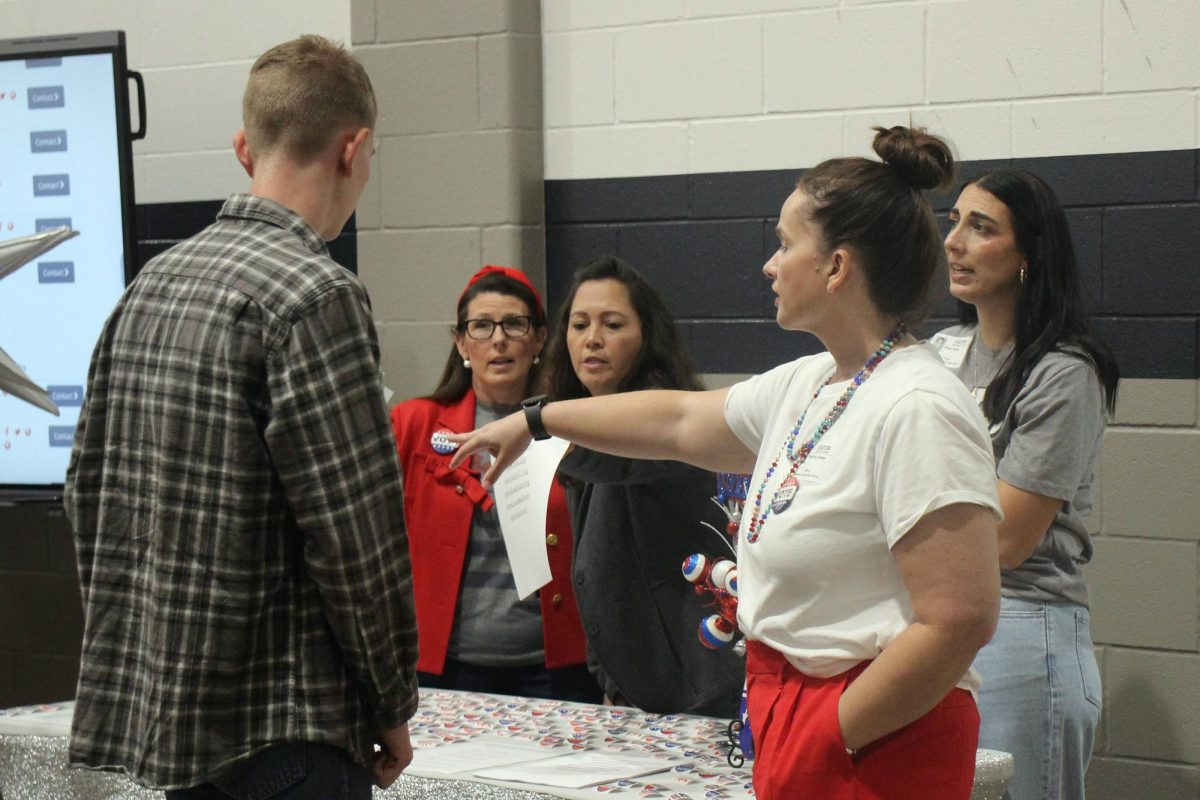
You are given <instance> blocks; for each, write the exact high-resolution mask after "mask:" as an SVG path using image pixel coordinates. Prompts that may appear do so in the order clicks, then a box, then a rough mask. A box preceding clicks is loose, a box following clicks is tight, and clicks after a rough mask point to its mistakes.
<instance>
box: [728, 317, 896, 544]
mask: <svg viewBox="0 0 1200 800" xmlns="http://www.w3.org/2000/svg"><path fill="white" fill-rule="evenodd" d="M904 334H905V329H904V323H903V322H901V323H900V324H898V325H897V326H896V327H895V329H894V330H892V332H891V333H889V334H888V335H887V337H886V338H885V339H884V340H883V342H882V343H881V344H880V345H879V349H878V350H876V351H875V352H874V353H872V354H871V357H870V358H868V359H867V363H866V364H864V365H863V368H862V369H860V370H859V371H858V374H857V375H855V376H854V378H853V379H852V380H851V381H850V385H849V386H847V387H846V391H845V392H843V393H842V396H841V397H839V398H838V400H837V402H836V403H834V405H833V408H831V409H830V410H829V413H828V414H826V415H825V419H823V420H821V424H819V425H818V426H817V429H816V430H815V431H814V432H813V435H812V436H811V437H809V439H808V441H807V442H805V443H804V444H803V446H801V448H800V450H799V452H796V451H795V446H796V440H797V439H798V438H799V437H800V429H801V428H803V427H804V418H805V417H806V416H808V410H809V409H810V408H812V404H813V402H815V401H816V399H817V397H818V396H819V395H820V394H821V390H822V389H824V388H825V387H826V386H828V385H829V384H830V383H831V382H832V381H833V375H836V374H837V370H836V369H835V370H834V373H833V375H830V376H829V377H828V378H826V379H825V382H824V383H822V384H821V385H820V386H819V387H818V388H817V391H815V392H813V396H812V399H811V400H809V401H808V405H807V406H805V408H804V411H803V413H801V414H800V418H799V419H797V420H796V424H795V425H794V426H792V431H791V433H789V434H788V438H787V440H786V441H785V442H784V443H783V447H782V448H781V449H780V451H779V455H777V456H775V460H774V461H772V462H771V466H770V467H768V468H767V472H766V474H765V475H763V479H762V484H761V485H760V486H759V487H758V492H757V493H756V494H755V495H754V512H753V513H752V514H751V516H750V524H749V526H747V528H746V541H747V542H750V543H753V542H757V541H758V537H759V536H761V535H762V529H763V526H764V525H765V524H766V523H767V517H768V516H770V515H771V514H772V513H774V514H779V513H781V512H782V511H783V510H784V509H786V508H787V507H788V506H790V505H791V504H792V500H794V499H795V497H796V494H797V492H798V490H799V482H798V481H797V480H796V479H795V475H796V471H797V470H799V469H800V465H801V464H803V463H804V462H805V461H806V460H807V459H808V455H809V453H811V452H812V451H813V449H814V448H816V446H817V442H819V441H821V437H822V436H824V435H825V434H826V433H828V432H829V429H830V428H832V427H833V425H834V423H835V422H837V421H838V419H840V418H841V416H842V414H843V413H845V411H846V407H847V406H849V405H850V400H851V399H852V398H853V397H854V393H855V392H856V391H858V387H859V386H862V384H863V383H864V382H865V381H866V380H867V378H869V377H871V373H873V372H874V371H875V368H876V367H878V366H879V364H880V362H881V361H883V360H884V359H885V358H887V357H888V354H889V353H891V352H892V349H893V348H894V347H895V346H896V343H897V342H898V341H900V339H901V338H903V336H904ZM785 455H786V456H787V458H788V460H789V461H791V462H792V466H791V468H790V469H789V470H788V473H787V475H786V476H785V477H784V479H783V481H782V482H781V483H780V485H779V488H778V489H776V490H775V493H774V495H773V496H772V498H771V502H770V504H769V505H768V506H767V508H763V502H762V501H763V495H764V494H765V493H766V490H767V484H768V483H769V482H770V480H771V476H772V475H774V474H775V468H776V467H778V466H779V460H780V459H781V458H783V457H784V456H785Z"/></svg>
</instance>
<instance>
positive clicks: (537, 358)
mask: <svg viewBox="0 0 1200 800" xmlns="http://www.w3.org/2000/svg"><path fill="white" fill-rule="evenodd" d="M533 363H535V364H540V363H542V357H541V356H534V357H533Z"/></svg>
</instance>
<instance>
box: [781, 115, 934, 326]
mask: <svg viewBox="0 0 1200 800" xmlns="http://www.w3.org/2000/svg"><path fill="white" fill-rule="evenodd" d="M874 130H875V131H876V135H875V139H874V142H873V145H872V146H873V147H874V150H875V153H876V154H877V155H878V156H879V157H880V158H881V159H882V162H880V161H874V160H872V159H868V158H857V157H853V158H834V159H830V160H829V161H824V162H822V163H820V164H818V165H817V166H815V167H813V168H812V169H811V170H809V171H808V172H806V173H805V174H804V175H803V177H801V178H800V181H799V182H798V183H797V184H796V188H797V189H799V190H800V191H802V192H804V193H805V194H806V195H807V196H808V209H809V215H810V217H811V219H812V221H813V222H814V223H815V224H816V226H817V228H818V230H819V231H820V234H821V244H822V247H823V248H824V249H825V252H830V251H832V250H834V249H835V248H837V247H841V246H849V247H853V248H854V249H855V250H857V251H858V253H859V254H860V255H861V257H862V260H863V270H864V273H865V275H866V279H867V292H868V294H869V295H870V297H871V302H873V303H874V304H875V307H876V308H878V309H879V310H880V311H881V312H882V313H884V314H890V315H892V316H893V317H896V318H897V319H900V320H903V321H904V322H905V323H907V324H908V325H909V327H914V326H915V325H916V324H917V323H918V322H920V321H921V320H922V319H924V317H925V316H926V315H927V314H928V312H929V309H930V307H931V306H932V297H933V292H932V291H931V289H932V287H933V285H934V277H935V276H936V275H937V274H938V263H939V259H940V258H941V254H942V237H941V233H940V231H939V230H938V227H937V220H936V219H935V218H934V215H933V209H932V208H931V207H930V205H929V201H928V199H927V198H926V197H925V195H924V194H923V193H922V192H923V190H925V189H934V188H942V187H948V186H949V185H950V184H951V183H952V182H953V180H954V174H955V163H954V154H953V153H952V152H951V150H950V146H949V145H948V144H947V143H946V142H944V141H943V140H941V139H939V138H938V137H936V136H932V135H930V134H928V133H926V132H925V131H924V130H922V129H920V128H905V127H902V126H896V127H893V128H875V129H874Z"/></svg>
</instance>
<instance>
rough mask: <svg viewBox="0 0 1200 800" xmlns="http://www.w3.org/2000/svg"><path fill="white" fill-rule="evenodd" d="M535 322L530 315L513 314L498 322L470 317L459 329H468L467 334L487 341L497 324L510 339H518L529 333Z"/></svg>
mask: <svg viewBox="0 0 1200 800" xmlns="http://www.w3.org/2000/svg"><path fill="white" fill-rule="evenodd" d="M532 324H533V317H530V316H527V315H526V316H513V317H505V318H504V319H502V320H500V321H499V322H496V321H495V320H494V319H469V320H467V321H465V322H463V323H462V324H461V325H459V326H458V329H459V330H462V331H466V332H467V336H470V337H471V338H472V339H479V340H481V341H485V340H487V339H490V338H492V334H494V333H495V332H496V326H497V325H498V326H500V328H501V329H502V330H503V331H504V335H505V336H507V337H508V338H510V339H517V338H520V337H522V336H524V335H525V334H527V333H529V327H530V326H531V325H532Z"/></svg>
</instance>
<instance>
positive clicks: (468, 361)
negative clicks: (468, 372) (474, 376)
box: [463, 358, 471, 369]
mask: <svg viewBox="0 0 1200 800" xmlns="http://www.w3.org/2000/svg"><path fill="white" fill-rule="evenodd" d="M463 366H464V367H466V368H467V369H470V368H471V359H469V358H464V359H463Z"/></svg>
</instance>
